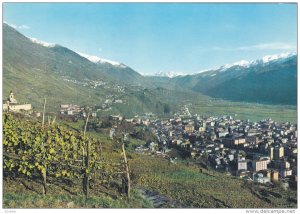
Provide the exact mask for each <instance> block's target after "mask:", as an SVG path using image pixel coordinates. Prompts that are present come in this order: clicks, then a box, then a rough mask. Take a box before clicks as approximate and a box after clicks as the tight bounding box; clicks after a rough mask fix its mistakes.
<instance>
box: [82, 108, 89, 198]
mask: <svg viewBox="0 0 300 214" xmlns="http://www.w3.org/2000/svg"><path fill="white" fill-rule="evenodd" d="M89 116H90V113H88V115H87V118H86V121H85V126H84V132H83V139H84V140H85V133H86V128H87V124H88V121H89ZM85 150H86V155H85V154H84V149H83V164H84V167H83V169H84V176H83V181H82V183H83V192H84V193H85V198H86V199H87V198H88V196H89V177H88V172H87V170H88V169H89V162H90V160H89V155H90V154H89V150H90V142H89V140H87V143H86V148H85Z"/></svg>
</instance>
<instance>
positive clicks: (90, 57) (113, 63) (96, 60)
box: [76, 52, 126, 68]
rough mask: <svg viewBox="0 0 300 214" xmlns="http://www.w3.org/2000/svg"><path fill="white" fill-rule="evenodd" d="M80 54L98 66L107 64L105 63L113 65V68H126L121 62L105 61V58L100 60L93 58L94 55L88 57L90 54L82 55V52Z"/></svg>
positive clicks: (96, 57)
mask: <svg viewBox="0 0 300 214" xmlns="http://www.w3.org/2000/svg"><path fill="white" fill-rule="evenodd" d="M76 53H78V54H79V55H80V56H82V57H84V58H86V59H88V60H89V61H91V62H93V63H96V64H105V63H108V64H111V65H113V66H118V67H122V68H125V67H126V65H124V64H122V63H120V62H116V61H112V60H109V59H103V58H100V57H98V56H92V55H88V54H85V53H81V52H76Z"/></svg>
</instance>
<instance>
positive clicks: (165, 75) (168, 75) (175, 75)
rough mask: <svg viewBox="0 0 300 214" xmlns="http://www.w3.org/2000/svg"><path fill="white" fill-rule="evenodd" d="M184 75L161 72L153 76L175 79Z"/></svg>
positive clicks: (173, 72)
mask: <svg viewBox="0 0 300 214" xmlns="http://www.w3.org/2000/svg"><path fill="white" fill-rule="evenodd" d="M182 75H183V74H182V73H179V72H175V71H159V72H156V73H155V74H153V75H152V76H157V77H169V78H173V77H177V76H182Z"/></svg>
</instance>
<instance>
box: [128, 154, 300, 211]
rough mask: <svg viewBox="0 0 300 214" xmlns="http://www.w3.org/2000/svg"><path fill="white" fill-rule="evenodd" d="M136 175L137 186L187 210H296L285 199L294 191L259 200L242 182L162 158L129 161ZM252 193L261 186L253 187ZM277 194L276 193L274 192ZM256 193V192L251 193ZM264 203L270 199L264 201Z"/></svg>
mask: <svg viewBox="0 0 300 214" xmlns="http://www.w3.org/2000/svg"><path fill="white" fill-rule="evenodd" d="M130 164H131V167H132V169H133V170H134V173H135V174H136V176H137V181H136V182H137V185H141V186H145V187H147V188H149V189H151V190H152V191H157V192H159V193H161V194H163V195H166V196H168V197H170V198H172V199H173V200H176V201H177V202H178V204H182V205H183V206H188V207H203V208H209V207H223V208H225V207H231V208H275V207H277V208H279V207H288V206H290V207H296V206H297V205H296V204H295V203H294V204H293V203H289V202H288V201H287V200H288V198H289V197H293V198H296V197H297V193H296V191H289V192H281V195H282V198H280V199H277V198H274V197H271V196H269V197H266V198H265V199H259V198H258V196H259V197H260V195H259V194H258V195H255V194H253V192H251V190H250V188H248V187H247V185H245V184H244V182H243V181H242V180H240V179H238V178H235V177H229V176H226V175H225V174H220V173H216V172H214V173H212V172H207V171H205V170H204V171H203V173H200V172H199V169H198V168H197V167H195V166H186V165H185V164H180V163H177V164H176V165H175V164H171V165H170V164H169V163H168V162H167V161H166V160H164V159H157V158H153V157H145V156H143V157H138V158H136V159H134V160H131V162H130ZM255 188H256V190H257V191H258V190H260V189H264V187H258V186H256V187H255ZM276 191H277V192H279V191H280V190H276ZM255 193H256V192H255ZM267 200H270V201H269V202H267Z"/></svg>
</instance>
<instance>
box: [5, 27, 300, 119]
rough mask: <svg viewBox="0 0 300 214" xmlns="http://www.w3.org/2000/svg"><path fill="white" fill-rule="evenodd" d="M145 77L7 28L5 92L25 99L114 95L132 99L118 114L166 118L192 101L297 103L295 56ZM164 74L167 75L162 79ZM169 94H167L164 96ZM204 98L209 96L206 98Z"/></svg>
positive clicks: (86, 99)
mask: <svg viewBox="0 0 300 214" xmlns="http://www.w3.org/2000/svg"><path fill="white" fill-rule="evenodd" d="M156 75H157V76H143V75H141V74H139V73H138V72H136V71H134V70H133V69H132V68H130V67H129V66H128V65H125V64H123V63H119V62H115V61H112V60H107V59H103V58H100V57H97V56H90V55H88V54H85V53H80V52H76V51H73V50H70V49H69V48H66V47H63V46H61V45H57V44H51V43H47V42H42V41H39V40H37V39H33V38H27V37H25V36H24V35H22V34H21V33H19V32H18V31H17V30H15V29H14V28H12V27H11V26H9V25H7V24H5V23H4V24H3V86H4V87H3V92H4V97H6V95H7V94H8V93H9V91H10V90H12V89H13V90H17V91H16V92H17V94H18V96H19V97H20V98H22V99H21V100H24V101H27V100H30V101H33V103H39V105H40V104H41V103H42V98H43V97H45V96H47V97H49V100H50V102H51V100H52V102H53V104H55V105H56V106H58V104H60V103H65V102H72V103H78V104H84V103H85V104H89V105H100V104H101V103H103V102H104V101H105V99H106V98H107V97H109V96H112V95H114V94H115V95H114V96H117V97H118V98H123V99H127V104H126V105H123V106H118V107H117V108H116V109H115V110H116V112H117V111H119V112H122V111H123V110H124V109H126V112H125V113H131V114H134V113H135V111H137V112H145V111H146V112H147V111H148V112H149V111H152V112H159V113H163V111H164V106H166V105H169V106H172V107H175V106H176V105H177V104H178V102H179V101H180V102H181V101H183V100H185V99H186V97H189V96H191V97H192V98H195V97H197V99H208V98H207V97H206V96H210V97H212V98H220V99H226V100H233V101H242V102H256V103H267V104H279V105H296V104H297V55H296V53H291V54H281V55H274V56H267V57H264V58H262V59H260V60H255V61H250V62H249V61H245V60H244V61H240V62H238V63H233V64H231V65H224V66H221V67H220V68H218V69H212V70H208V71H205V72H201V73H198V74H193V75H185V76H184V75H177V74H176V73H174V72H169V73H168V74H162V73H159V74H156ZM161 75H163V76H161ZM162 91H164V93H162ZM203 95H204V96H203Z"/></svg>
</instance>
